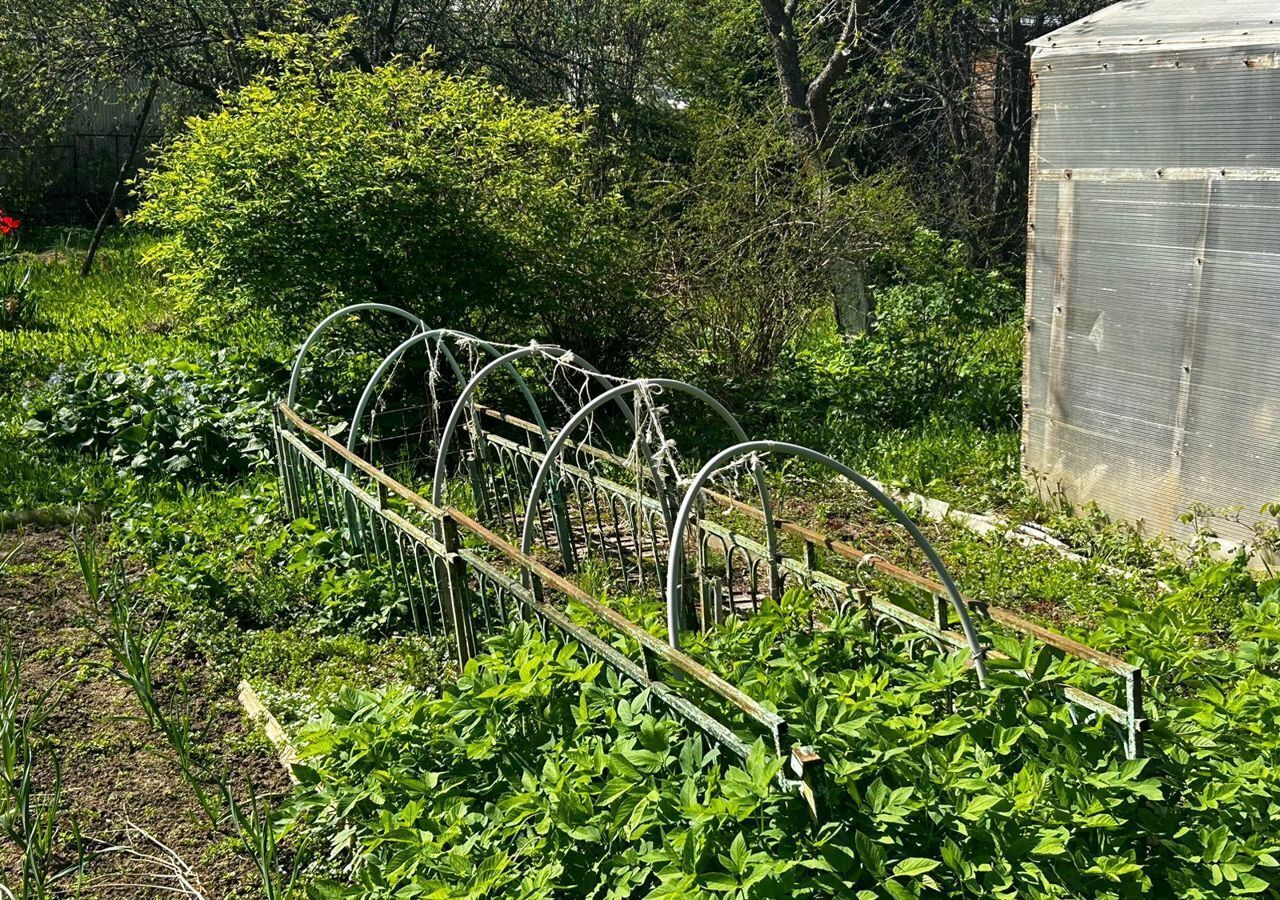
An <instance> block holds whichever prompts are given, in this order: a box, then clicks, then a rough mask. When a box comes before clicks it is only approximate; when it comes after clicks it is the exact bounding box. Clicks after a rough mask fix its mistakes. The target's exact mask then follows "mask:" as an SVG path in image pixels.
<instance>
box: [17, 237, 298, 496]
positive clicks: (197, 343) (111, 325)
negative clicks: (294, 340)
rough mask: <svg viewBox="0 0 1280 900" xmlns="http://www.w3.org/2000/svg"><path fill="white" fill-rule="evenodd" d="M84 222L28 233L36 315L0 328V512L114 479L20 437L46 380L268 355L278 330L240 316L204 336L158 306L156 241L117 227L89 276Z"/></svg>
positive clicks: (102, 492) (99, 464) (91, 490)
mask: <svg viewBox="0 0 1280 900" xmlns="http://www.w3.org/2000/svg"><path fill="white" fill-rule="evenodd" d="M87 243H88V232H86V231H85V230H83V229H45V230H43V231H35V232H34V233H32V234H29V235H27V236H26V241H25V242H24V244H23V259H24V261H25V262H26V263H27V264H28V265H30V266H31V271H32V274H31V290H32V292H33V295H34V297H35V300H36V315H35V319H34V322H33V323H32V326H31V327H29V328H22V329H15V330H11V331H0V513H3V512H10V511H20V510H28V509H36V508H44V507H50V506H61V505H65V504H75V503H79V502H98V503H100V502H103V501H106V500H108V499H109V498H110V497H111V496H112V495H113V494H114V493H115V491H116V490H117V489H119V488H120V486H121V476H119V475H118V474H116V473H115V472H114V471H113V470H112V468H111V466H110V465H109V464H108V463H107V462H106V461H105V460H104V459H102V458H100V457H88V456H85V455H83V454H79V453H74V452H59V451H55V450H52V449H50V448H48V447H45V446H43V445H42V444H41V443H40V442H38V441H33V440H31V439H30V438H28V437H27V436H26V435H25V434H24V429H23V424H24V423H25V422H26V420H27V418H28V416H27V413H26V404H27V402H28V401H29V400H30V399H31V398H32V397H33V396H35V395H36V394H37V393H38V392H39V391H40V390H41V389H42V387H43V386H44V384H45V383H46V382H47V381H48V380H49V379H50V378H52V377H56V376H58V375H59V373H62V374H65V375H74V374H75V373H77V372H79V371H83V370H84V369H86V368H90V367H97V366H100V365H103V364H109V363H112V362H118V361H130V360H133V361H140V360H145V359H150V358H155V359H162V360H163V359H172V358H176V357H179V356H182V355H184V354H189V355H201V354H208V353H209V352H212V351H213V350H217V349H220V348H222V347H224V346H228V345H237V346H242V347H248V348H252V349H260V350H263V351H264V352H272V351H273V350H274V349H275V348H276V347H278V345H279V336H278V334H277V333H276V330H275V329H274V328H273V327H272V326H271V325H270V324H269V323H267V322H264V321H247V322H244V323H241V324H240V325H238V326H237V327H236V328H235V329H233V330H232V331H231V332H230V333H219V334H205V333H202V332H200V331H198V330H195V329H192V328H190V327H187V326H186V324H185V317H182V316H180V315H179V314H178V313H176V312H175V311H174V310H172V309H170V308H169V307H167V306H166V303H165V301H164V300H163V299H162V298H161V297H160V296H159V293H158V292H157V291H156V290H155V288H156V286H157V281H156V275H155V274H154V273H153V272H152V270H150V269H149V268H148V267H147V265H146V263H145V261H144V260H145V257H146V255H147V253H148V251H149V250H150V249H151V248H152V247H153V245H154V243H155V239H154V238H153V237H151V236H150V235H148V234H145V233H138V232H132V231H123V230H119V229H117V230H115V231H112V232H110V233H109V234H108V237H107V238H106V240H105V241H104V243H103V245H102V248H101V249H100V250H99V252H98V256H97V260H96V262H95V264H94V268H93V271H92V273H91V274H90V275H89V276H88V277H86V278H82V277H81V276H80V266H81V263H82V261H83V257H84V251H85V248H86V246H87Z"/></svg>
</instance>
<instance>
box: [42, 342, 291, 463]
mask: <svg viewBox="0 0 1280 900" xmlns="http://www.w3.org/2000/svg"><path fill="white" fill-rule="evenodd" d="M281 371H282V370H281V368H280V366H279V364H277V363H275V362H273V361H270V360H262V359H253V358H250V359H244V358H241V357H239V356H237V355H235V354H233V353H230V352H228V351H219V352H217V353H215V354H213V355H212V356H211V357H210V358H208V359H207V360H203V361H192V360H171V361H166V362H161V361H160V360H157V359H149V360H147V361H145V362H141V363H124V364H111V365H107V366H104V367H100V368H97V369H91V370H89V371H85V372H79V373H72V372H62V373H59V374H56V375H55V376H54V377H53V378H51V379H50V380H49V382H48V384H47V385H46V387H45V390H44V392H43V393H42V394H41V395H40V396H39V397H38V398H37V399H35V400H34V401H32V402H31V403H29V405H28V411H29V414H30V418H29V420H28V421H27V424H26V432H27V434H28V436H29V437H31V438H35V439H40V440H44V441H47V442H49V443H51V444H53V445H55V446H59V447H64V448H67V449H74V450H76V451H78V452H81V453H105V454H108V455H109V456H110V459H111V461H112V463H113V464H114V465H115V466H116V467H117V468H118V469H122V470H125V471H130V472H134V473H152V474H165V475H170V476H173V477H176V478H210V477H212V478H218V477H231V476H236V475H241V474H244V473H245V472H247V471H249V470H250V469H251V468H252V467H253V466H255V465H257V464H258V463H260V462H262V461H263V460H264V459H265V457H266V452H267V435H266V429H267V428H268V427H269V419H270V417H269V414H268V408H269V401H270V398H271V396H272V394H273V391H274V389H275V387H276V386H277V385H278V383H279V378H280V376H281Z"/></svg>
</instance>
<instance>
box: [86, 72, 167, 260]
mask: <svg viewBox="0 0 1280 900" xmlns="http://www.w3.org/2000/svg"><path fill="white" fill-rule="evenodd" d="M158 87H160V73H159V72H157V71H155V70H154V69H153V70H152V72H151V84H150V85H148V86H147V96H146V99H145V100H143V101H142V109H141V110H140V111H139V113H138V123H137V124H136V125H134V127H133V137H132V139H131V140H130V141H129V154H128V155H127V156H126V157H125V158H124V160H123V161H122V162H121V163H120V172H119V174H117V175H116V181H115V184H113V185H111V194H110V196H109V197H107V205H106V206H104V207H103V209H102V215H100V216H99V217H98V224H97V226H96V227H95V228H94V229H93V237H92V238H91V239H90V241H89V251H88V252H87V253H86V254H85V257H84V265H83V266H81V267H80V277H81V278H84V277H85V276H87V275H88V274H89V271H90V270H91V269H92V268H93V258H94V257H95V256H97V255H98V245H99V244H101V243H102V235H103V234H104V233H105V232H106V230H107V221H108V219H109V218H110V216H111V212H112V210H114V209H115V206H116V195H117V194H119V193H120V185H122V184H123V183H124V180H125V178H127V177H128V175H129V171H130V170H131V169H132V168H133V161H134V160H135V159H137V157H138V146H139V145H140V144H141V143H142V132H143V130H144V129H145V128H146V126H147V118H148V117H149V116H150V115H151V105H152V104H153V103H155V99H156V89H157V88H158Z"/></svg>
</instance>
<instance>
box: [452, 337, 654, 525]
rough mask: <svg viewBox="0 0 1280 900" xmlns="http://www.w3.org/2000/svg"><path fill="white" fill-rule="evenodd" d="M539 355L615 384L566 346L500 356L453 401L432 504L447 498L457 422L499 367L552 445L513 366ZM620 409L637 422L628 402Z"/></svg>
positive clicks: (532, 346)
mask: <svg viewBox="0 0 1280 900" xmlns="http://www.w3.org/2000/svg"><path fill="white" fill-rule="evenodd" d="M537 355H541V356H549V357H552V358H554V359H560V360H563V359H565V357H569V358H571V359H572V360H573V361H574V362H576V363H577V364H578V365H579V366H580V367H581V368H583V369H584V370H586V371H587V373H588V374H590V375H591V376H592V377H593V378H594V379H595V380H596V381H597V382H599V383H600V384H601V385H605V386H608V385H610V384H613V382H612V381H610V380H609V379H608V377H606V376H605V375H603V374H601V372H600V370H599V369H597V368H596V367H595V366H593V365H592V364H591V363H589V362H587V361H586V360H585V359H583V358H582V357H581V356H578V355H577V354H576V353H574V352H573V351H572V350H565V349H564V348H563V347H557V346H555V345H553V344H530V345H529V346H527V347H520V348H518V349H516V350H512V351H511V352H510V353H506V354H503V355H502V356H499V357H497V358H496V359H494V360H493V361H492V362H490V363H489V364H488V365H486V366H485V367H484V368H483V369H481V370H480V371H478V372H476V374H475V375H473V376H472V377H471V380H470V381H469V382H467V384H466V385H465V386H464V387H463V388H462V393H461V394H459V395H458V399H457V400H456V401H455V402H454V404H453V409H452V410H450V412H449V419H448V421H446V422H445V425H444V430H443V431H442V432H441V434H440V450H439V454H438V455H437V457H436V467H435V472H434V473H433V475H432V478H431V502H432V503H436V504H439V503H440V501H441V498H442V497H443V496H444V482H445V475H446V472H445V459H446V457H447V456H448V454H449V445H450V444H451V443H452V442H453V433H454V432H455V431H456V430H457V428H458V422H459V421H460V420H461V419H462V413H463V411H464V410H465V409H466V407H467V404H468V403H469V401H470V400H471V395H472V394H473V393H475V391H476V388H478V387H479V386H480V383H481V382H482V381H484V380H485V379H486V378H488V377H489V374H490V373H492V372H494V371H496V370H497V369H498V368H499V367H500V366H501V367H506V368H507V369H509V370H510V371H511V372H512V374H513V375H514V376H515V378H516V379H517V381H518V383H519V384H520V386H521V390H522V391H523V392H524V393H525V396H526V398H527V399H528V401H529V404H530V407H531V408H532V409H533V410H534V411H535V412H534V418H535V420H536V423H537V425H538V430H539V431H541V432H542V440H543V442H544V443H547V444H548V445H549V444H550V443H551V432H550V431H549V430H548V429H547V423H546V421H545V420H544V419H543V418H542V413H541V411H539V410H538V409H537V403H536V402H534V399H533V395H532V394H530V393H529V389H528V385H527V384H526V383H525V381H524V378H523V377H522V376H521V375H520V373H519V372H518V371H517V369H516V368H515V366H514V365H513V363H514V362H515V361H516V360H518V359H524V358H525V357H526V356H537ZM620 406H621V408H622V411H623V414H624V415H626V416H627V417H628V420H629V421H631V422H632V423H634V422H635V416H634V413H633V412H632V411H631V407H629V406H627V405H626V403H625V402H622V403H620Z"/></svg>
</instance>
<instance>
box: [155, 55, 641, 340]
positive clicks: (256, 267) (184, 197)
mask: <svg viewBox="0 0 1280 900" xmlns="http://www.w3.org/2000/svg"><path fill="white" fill-rule="evenodd" d="M429 63H430V61H429V60H427V61H424V62H422V63H418V64H412V65H400V64H393V65H388V66H385V67H382V68H378V69H376V70H374V71H372V72H358V71H337V70H334V69H332V68H329V67H327V64H323V63H315V62H306V63H299V62H297V60H296V59H294V60H290V61H289V62H288V64H286V65H285V66H284V67H283V71H282V73H281V74H276V75H272V76H270V77H264V78H262V79H259V80H257V81H255V82H254V83H253V84H251V85H250V86H249V87H247V88H245V89H243V90H241V91H240V92H238V93H237V94H234V95H232V96H230V97H228V98H227V101H226V105H225V108H224V109H222V110H221V111H220V112H218V113H216V114H213V115H210V116H207V117H205V118H201V119H194V120H192V121H191V122H190V127H189V129H188V130H187V131H186V133H184V134H183V135H182V136H181V137H179V138H178V139H177V140H176V141H175V142H174V143H173V144H171V145H170V146H169V147H168V148H167V149H166V150H165V152H164V153H163V154H162V155H161V157H160V159H159V162H158V164H157V166H156V168H155V169H154V170H152V171H149V172H147V173H144V175H143V177H142V179H141V194H142V197H143V202H142V204H141V206H140V208H139V210H138V212H137V214H136V217H135V218H136V221H138V222H139V223H141V224H144V225H147V226H151V227H155V228H157V229H159V230H160V231H161V232H162V233H163V234H164V238H163V240H162V241H161V242H160V244H159V245H158V248H157V249H156V250H155V251H154V252H153V253H152V254H151V257H152V259H153V261H154V262H155V263H157V264H158V265H159V267H160V269H161V270H162V272H163V274H164V275H165V284H166V288H165V289H166V290H167V291H168V293H169V294H170V296H171V297H172V298H173V300H174V302H175V303H176V304H178V305H179V306H181V307H185V308H187V309H190V310H192V311H194V312H195V313H197V314H198V315H201V316H204V317H207V318H211V319H213V320H214V321H222V320H225V319H226V318H228V317H231V316H235V315H236V314H237V313H238V311H240V310H243V309H245V308H249V307H253V308H261V307H265V308H270V309H273V310H276V311H278V312H279V313H280V314H281V315H282V316H283V317H285V318H286V319H287V318H292V317H297V318H301V319H305V320H306V321H311V320H314V319H315V318H316V316H317V315H318V314H319V313H320V312H321V311H325V310H328V309H331V308H333V307H335V306H337V305H339V304H342V303H346V302H358V301H383V302H389V303H395V304H400V305H405V306H408V307H410V308H412V309H414V310H415V311H416V312H417V313H419V314H420V315H421V316H422V317H423V318H424V319H426V320H427V321H428V322H430V323H432V324H435V325H440V326H449V327H455V328H464V329H474V330H475V331H477V332H479V333H480V334H483V335H485V336H508V337H513V338H515V337H518V338H522V339H524V338H528V337H531V336H540V335H549V336H550V337H552V338H553V339H556V340H559V341H562V342H563V343H565V344H567V345H570V346H573V347H575V348H576V349H580V350H582V351H583V352H584V353H587V352H594V353H596V354H598V355H600V356H602V357H604V358H606V359H609V358H613V359H616V358H617V357H619V356H622V355H624V353H625V352H626V351H627V350H628V349H629V348H630V347H631V345H633V344H634V343H636V342H637V341H639V342H641V343H643V341H645V340H646V339H647V337H648V335H649V333H650V327H649V325H648V322H649V317H648V316H646V315H645V314H644V312H643V309H642V308H641V305H640V294H639V291H638V290H637V289H636V286H635V284H634V283H633V281H632V280H631V277H630V275H629V273H630V272H631V270H632V267H631V253H632V249H631V245H630V242H629V240H628V239H627V236H626V231H625V230H624V228H623V217H624V214H625V207H624V206H623V204H622V202H621V201H620V200H619V198H618V197H617V196H615V195H614V194H612V193H608V192H603V191H601V190H600V189H599V188H598V186H597V185H596V184H595V183H594V182H593V180H592V178H591V177H590V176H591V173H592V171H593V168H594V167H595V165H596V162H597V160H596V159H595V158H594V157H593V154H592V152H591V147H590V145H589V141H588V138H587V134H586V131H585V129H584V128H583V126H584V119H583V117H582V116H580V115H578V114H575V113H572V112H569V111H567V110H562V109H547V108H540V107H535V106H531V105H528V104H525V103H521V102H518V101H517V100H514V99H512V98H511V97H510V96H508V95H507V94H506V93H505V92H503V91H502V90H501V89H499V88H497V87H495V86H494V85H492V84H490V83H488V82H486V81H484V80H482V79H479V78H463V77H452V76H448V75H445V74H442V73H441V72H438V71H436V70H434V69H432V68H431V67H430V64H429Z"/></svg>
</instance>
